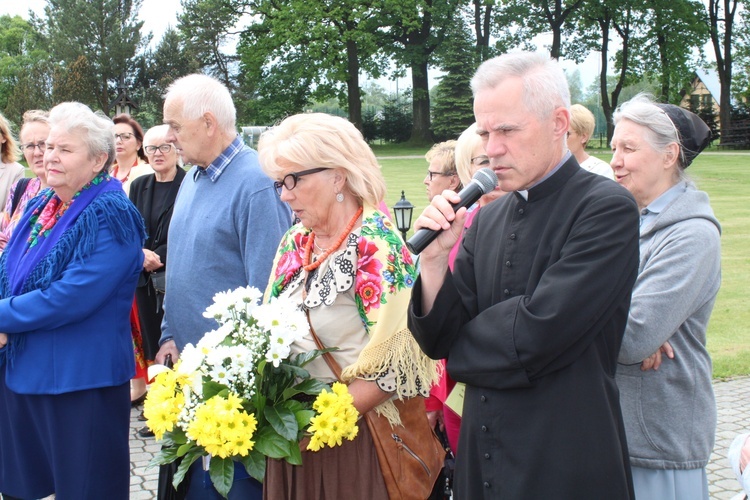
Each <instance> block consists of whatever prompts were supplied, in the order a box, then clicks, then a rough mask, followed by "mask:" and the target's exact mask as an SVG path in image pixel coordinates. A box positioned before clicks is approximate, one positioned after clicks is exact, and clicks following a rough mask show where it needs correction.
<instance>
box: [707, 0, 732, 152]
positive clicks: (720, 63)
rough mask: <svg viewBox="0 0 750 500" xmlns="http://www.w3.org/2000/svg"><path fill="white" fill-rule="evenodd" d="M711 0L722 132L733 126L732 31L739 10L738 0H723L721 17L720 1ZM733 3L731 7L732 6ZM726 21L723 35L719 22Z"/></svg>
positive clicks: (722, 139)
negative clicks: (720, 14) (722, 14)
mask: <svg viewBox="0 0 750 500" xmlns="http://www.w3.org/2000/svg"><path fill="white" fill-rule="evenodd" d="M720 1H721V0H709V3H708V17H709V25H710V30H711V44H712V45H713V47H714V53H715V55H716V71H717V72H718V73H719V87H720V89H721V95H720V96H719V124H720V127H721V132H724V131H726V130H729V129H730V128H731V126H732V113H731V111H732V110H731V99H730V95H731V94H730V92H731V88H732V31H733V29H734V14H735V12H736V10H737V1H736V0H723V6H722V7H723V9H724V11H723V13H724V18H723V19H720V18H719V2H720ZM730 5H731V8H730ZM720 21H723V22H724V33H723V36H722V35H720V34H719V22H720ZM724 137H725V135H724V134H723V133H722V134H721V139H720V144H723V143H724Z"/></svg>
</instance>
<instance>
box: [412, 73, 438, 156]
mask: <svg viewBox="0 0 750 500" xmlns="http://www.w3.org/2000/svg"><path fill="white" fill-rule="evenodd" d="M411 88H412V92H413V96H412V115H413V116H412V120H413V125H412V129H411V137H410V138H409V142H410V143H412V144H430V143H432V132H431V131H430V87H429V81H428V79H427V61H426V60H425V61H420V62H413V63H412V65H411Z"/></svg>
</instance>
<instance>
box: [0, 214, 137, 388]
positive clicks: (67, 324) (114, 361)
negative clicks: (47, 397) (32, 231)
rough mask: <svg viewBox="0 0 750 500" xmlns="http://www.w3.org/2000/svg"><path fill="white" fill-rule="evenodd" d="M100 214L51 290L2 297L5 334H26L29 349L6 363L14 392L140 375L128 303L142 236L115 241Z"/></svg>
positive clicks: (0, 328) (105, 383) (0, 320)
mask: <svg viewBox="0 0 750 500" xmlns="http://www.w3.org/2000/svg"><path fill="white" fill-rule="evenodd" d="M126 203H127V204H128V205H130V203H129V202H127V201H126ZM131 206H132V205H131ZM132 210H135V207H132ZM97 219H98V222H99V231H98V234H97V237H96V245H95V247H94V250H93V251H92V252H91V254H90V255H89V256H88V257H86V258H85V259H84V260H83V261H81V260H77V259H72V260H71V262H70V263H69V264H68V266H67V268H66V269H65V271H64V272H63V273H62V275H61V276H60V278H59V279H57V280H55V281H53V282H52V283H51V284H50V286H49V287H47V288H46V289H43V290H33V291H30V292H28V293H24V294H21V295H17V296H12V297H8V298H5V299H1V300H0V332H3V333H8V334H19V335H24V336H25V343H24V346H23V348H22V349H20V350H19V351H18V352H17V353H16V355H15V356H14V357H13V358H12V359H8V360H7V361H6V362H5V366H2V365H0V369H4V370H6V384H7V386H8V388H10V389H11V390H12V391H14V392H16V393H19V394H61V393H66V392H72V391H79V390H84V389H93V388H99V387H109V386H117V385H121V384H124V383H126V382H127V381H128V380H130V379H131V378H132V377H133V375H134V374H135V359H134V356H133V341H132V337H131V330H130V309H131V307H132V304H133V297H134V293H135V285H136V282H137V280H138V275H139V274H140V271H141V268H142V266H143V251H142V250H141V248H142V247H141V245H142V240H140V239H139V238H138V237H136V236H135V235H133V236H132V237H131V238H129V239H128V240H127V241H117V239H116V238H115V237H114V234H113V231H112V229H111V228H110V227H109V225H108V223H107V218H106V217H104V216H103V215H102V214H101V213H98V214H97ZM140 231H141V232H142V228H141V229H140ZM28 232H29V229H27V230H26V231H22V233H23V234H17V235H15V237H24V238H26V237H28ZM1 352H2V351H1V350H0V353H1ZM0 357H2V356H0Z"/></svg>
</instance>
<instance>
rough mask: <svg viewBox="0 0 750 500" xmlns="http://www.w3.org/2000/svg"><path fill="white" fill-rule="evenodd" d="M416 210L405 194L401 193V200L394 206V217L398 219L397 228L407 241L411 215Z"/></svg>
mask: <svg viewBox="0 0 750 500" xmlns="http://www.w3.org/2000/svg"><path fill="white" fill-rule="evenodd" d="M413 210H414V205H412V204H411V203H409V200H407V199H406V197H405V196H404V192H403V191H401V199H400V200H398V201H397V202H396V204H395V205H393V216H394V217H395V218H396V227H397V228H398V230H399V231H401V236H403V237H404V241H406V232H407V231H409V228H410V227H411V214H412V211H413Z"/></svg>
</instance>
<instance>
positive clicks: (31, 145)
mask: <svg viewBox="0 0 750 500" xmlns="http://www.w3.org/2000/svg"><path fill="white" fill-rule="evenodd" d="M46 147H47V143H46V142H45V141H39V142H37V143H34V142H29V143H28V144H21V149H23V150H24V151H26V152H28V153H31V152H32V151H34V150H35V149H38V150H39V151H42V152H44V149H45V148H46Z"/></svg>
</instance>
